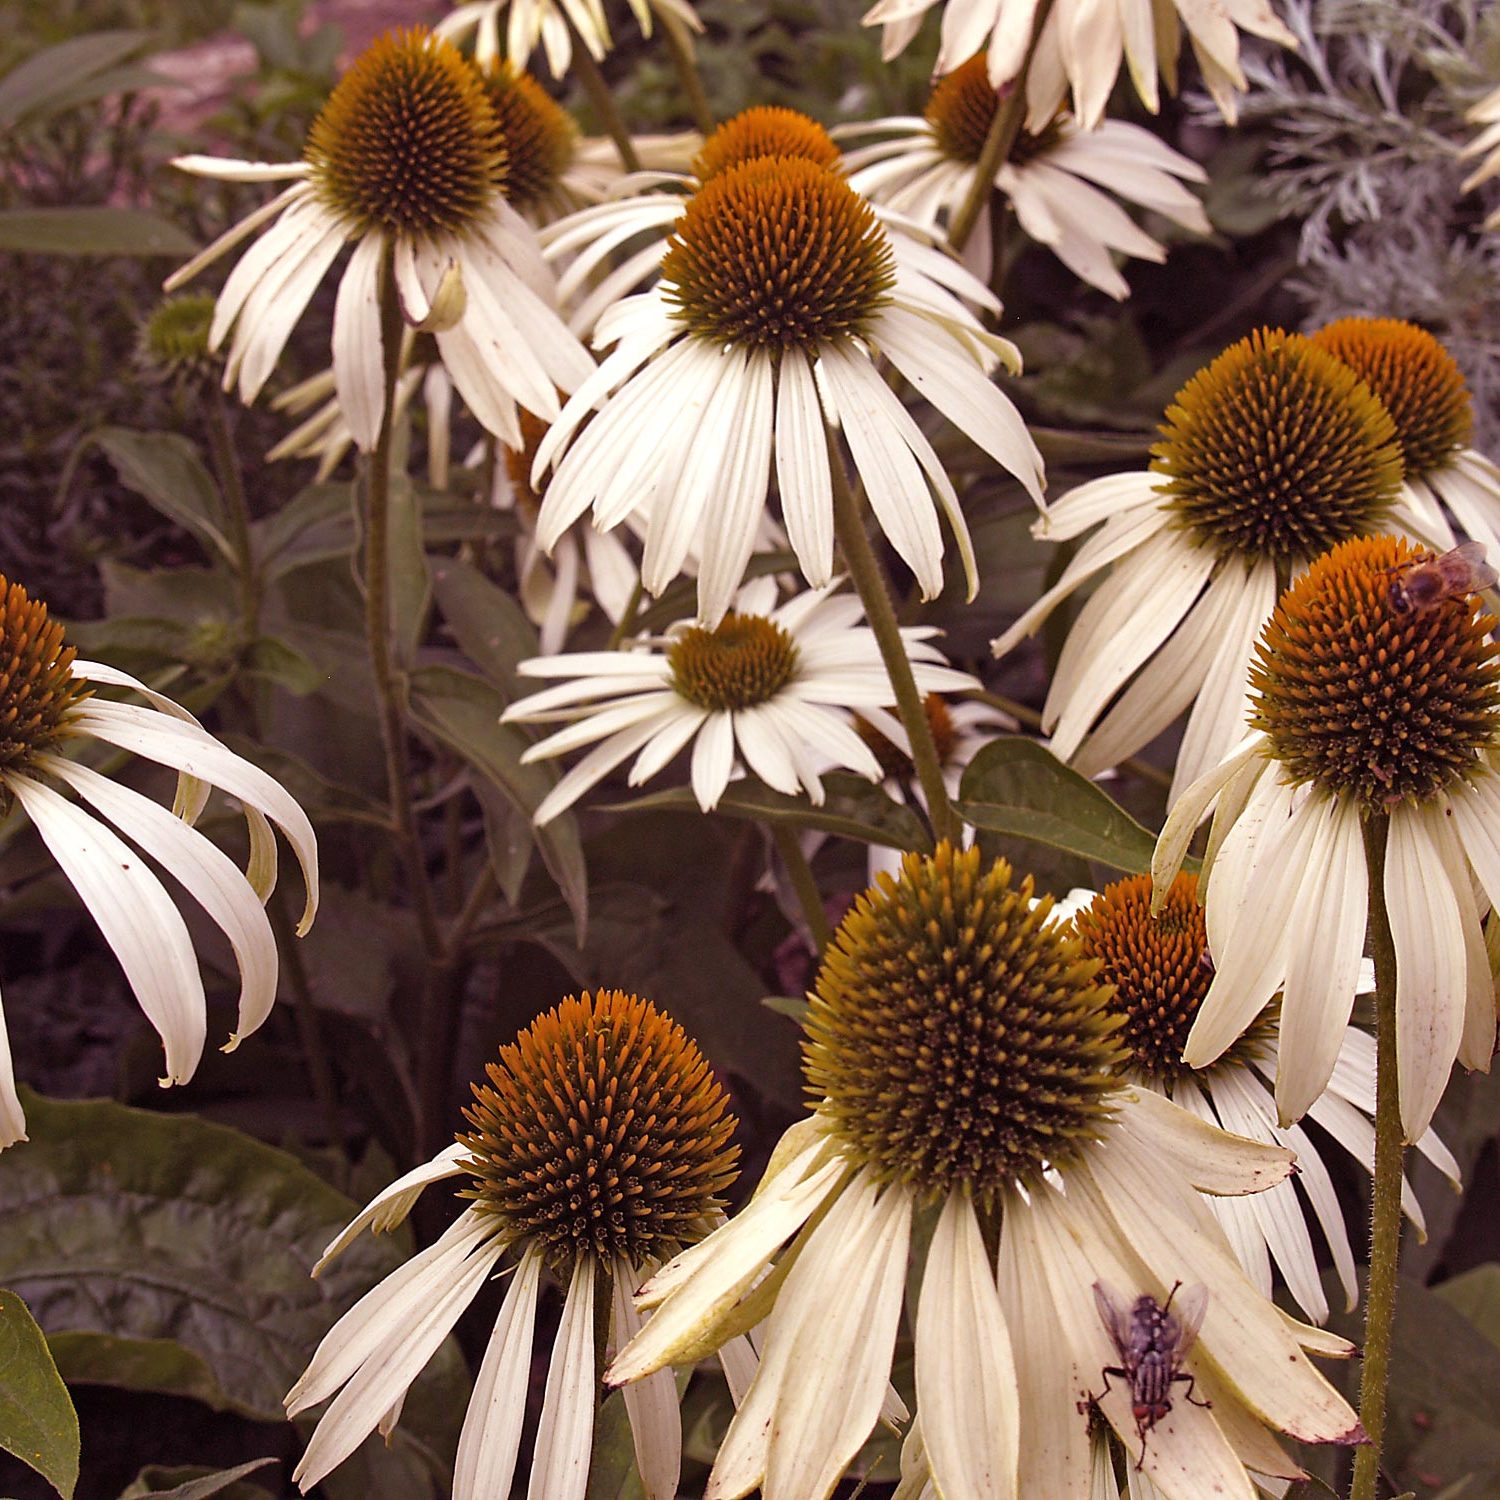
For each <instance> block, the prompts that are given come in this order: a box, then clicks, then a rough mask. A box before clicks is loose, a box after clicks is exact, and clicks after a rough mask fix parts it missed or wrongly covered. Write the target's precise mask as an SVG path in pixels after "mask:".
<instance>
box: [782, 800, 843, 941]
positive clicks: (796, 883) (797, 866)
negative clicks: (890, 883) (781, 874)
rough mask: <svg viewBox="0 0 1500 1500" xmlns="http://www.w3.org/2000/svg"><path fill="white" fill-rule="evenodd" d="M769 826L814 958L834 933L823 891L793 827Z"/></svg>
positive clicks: (783, 825)
mask: <svg viewBox="0 0 1500 1500" xmlns="http://www.w3.org/2000/svg"><path fill="white" fill-rule="evenodd" d="M769 826H770V829H771V837H772V838H773V839H775V840H776V852H777V853H778V854H780V855H781V862H782V864H784V865H785V866H786V872H787V875H788V876H789V877H790V878H791V882H792V889H793V890H794V891H796V893H797V901H798V903H799V904H800V905H801V907H802V918H803V920H804V921H805V922H806V923H807V930H808V933H809V934H810V935H811V937H812V942H813V954H814V957H816V956H817V955H818V954H820V953H822V951H823V950H824V949H825V948H826V947H827V946H828V940H829V938H830V937H832V935H833V934H832V932H831V931H830V930H829V926H828V914H827V912H825V911H824V910H823V893H822V892H821V891H820V890H819V889H818V882H817V881H816V880H815V879H814V878H813V872H812V866H811V865H810V864H809V863H808V862H807V856H806V855H805V854H804V853H803V852H802V844H801V842H800V840H799V839H798V838H797V831H796V829H794V828H788V827H787V826H786V824H785V823H772V824H770V825H769Z"/></svg>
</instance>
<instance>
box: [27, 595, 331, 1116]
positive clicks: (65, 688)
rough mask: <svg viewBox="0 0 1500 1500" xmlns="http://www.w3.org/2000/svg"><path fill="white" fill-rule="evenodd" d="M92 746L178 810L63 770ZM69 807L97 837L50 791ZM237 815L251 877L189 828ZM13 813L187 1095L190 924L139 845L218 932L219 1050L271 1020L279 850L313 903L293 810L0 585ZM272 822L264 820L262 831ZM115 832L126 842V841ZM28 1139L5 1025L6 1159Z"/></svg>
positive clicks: (303, 833)
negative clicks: (105, 951) (143, 770)
mask: <svg viewBox="0 0 1500 1500" xmlns="http://www.w3.org/2000/svg"><path fill="white" fill-rule="evenodd" d="M93 685H98V686H106V687H120V688H128V689H130V690H131V691H132V692H135V693H139V694H140V695H141V696H142V697H144V698H145V699H146V701H147V702H148V703H149V704H150V705H151V706H150V707H149V708H142V707H139V706H137V705H135V704H131V703H115V702H111V701H109V700H107V699H104V698H99V697H95V696H93ZM82 740H97V741H102V742H104V743H105V744H108V745H112V746H114V747H116V748H117V749H120V750H124V751H126V752H128V753H129V754H132V755H140V756H144V757H145V758H146V759H148V760H154V761H157V762H159V763H160V764H162V765H165V766H170V767H172V768H173V769H174V770H176V771H177V772H178V773H179V778H180V779H179V783H178V796H177V808H176V812H175V813H174V812H168V811H167V809H166V808H164V807H162V806H160V805H159V804H157V803H155V802H153V801H152V800H151V799H150V798H149V797H144V796H142V795H141V794H140V793H139V792H136V791H133V790H131V788H129V787H127V786H121V785H120V784H119V783H117V782H114V781H111V780H110V779H109V778H108V777H106V776H102V775H100V773H99V772H97V771H95V770H93V769H91V768H90V767H89V766H86V765H83V764H82V763H81V762H79V761H76V760H72V759H70V758H69V757H68V756H67V754H66V751H67V749H68V747H69V745H70V744H71V743H75V742H78V741H82ZM58 786H61V787H63V788H65V789H66V790H67V791H70V792H73V793H76V794H77V797H78V798H79V799H80V801H81V802H82V803H87V804H88V806H89V807H91V808H92V809H93V810H94V812H97V813H100V814H102V815H103V817H105V818H107V819H108V820H109V822H110V823H112V824H113V825H114V828H115V829H118V830H119V833H118V834H117V833H115V832H113V831H112V830H111V829H110V828H109V827H108V826H107V825H106V824H105V823H103V822H101V821H100V820H99V819H98V818H96V817H94V816H93V813H91V812H89V811H87V810H86V809H85V808H84V807H83V806H81V805H80V801H74V800H72V799H70V798H68V797H65V796H63V795H62V794H61V792H59V791H58V790H56V787H58ZM215 786H217V787H222V788H223V789H224V790H225V791H226V792H228V793H229V794H230V795H231V796H233V797H236V798H238V799H239V800H240V802H241V803H242V804H243V806H244V809H245V818H246V822H247V824H248V827H249V834H250V865H249V870H248V872H247V873H246V874H241V873H240V871H239V869H238V868H237V867H236V866H235V864H234V862H233V861H232V860H230V859H229V858H228V856H226V855H225V854H223V853H221V852H220V850H218V849H217V848H216V847H215V846H214V845H213V844H212V843H210V842H209V840H208V839H206V838H204V837H203V835H202V834H201V833H198V832H197V831H196V830H195V829H194V828H193V826H192V825H193V823H194V822H195V821H196V819H197V817H198V815H199V814H200V813H201V812H202V811H203V808H204V805H205V804H206V802H207V801H208V796H209V789H210V788H211V787H215ZM12 807H19V808H20V810H21V812H22V813H24V814H25V816H26V817H27V818H28V819H29V820H30V821H31V823H32V825H33V826H34V827H35V828H36V831H37V833H38V834H39V835H40V836H41V839H42V842H43V843H44V844H45V845H46V846H47V849H48V852H49V853H50V854H51V855H52V857H53V858H54V859H55V860H56V861H57V866H58V868H59V869H60V870H61V871H62V873H63V874H64V875H65V876H66V877H67V879H68V880H69V881H70V882H71V884H72V886H73V888H74V889H75V890H76V891H77V892H78V894H79V896H80V897H81V898H82V900H83V904H84V905H85V906H86V907H87V908H88V910H89V914H90V915H91V916H92V917H93V918H94V920H95V921H96V922H97V923H98V924H99V930H100V932H101V933H103V935H104V940H105V941H106V942H107V943H108V944H109V946H110V947H111V948H112V949H113V950H114V953H115V957H116V958H118V959H119V961H120V967H121V968H122V969H123V970H124V971H125V978H126V980H127V981H128V982H129V984H130V988H131V989H132V991H133V992H134V993H135V997H136V999H137V1001H139V1003H140V1007H141V1009H142V1010H143V1011H144V1012H145V1014H146V1019H147V1020H148V1021H150V1022H151V1024H152V1026H154V1027H155V1028H156V1030H157V1032H158V1033H159V1034H160V1036H161V1039H162V1044H163V1046H164V1048H165V1051H166V1076H165V1077H163V1079H162V1080H161V1081H162V1084H163V1085H166V1084H171V1083H186V1082H187V1081H188V1079H189V1078H191V1077H192V1076H193V1071H194V1069H196V1068H197V1066H198V1060H199V1058H200V1057H201V1056H202V1053H203V1045H204V1040H205V1038H206V1035H207V1029H208V1016H207V1002H206V1000H205V997H204V993H203V978H202V975H201V974H200V973H199V971H198V960H197V958H196V957H195V955H194V952H193V942H192V938H191V937H190V936H189V935H188V929H187V924H186V923H185V922H184V921H183V919H182V915H181V913H180V912H179V911H178V910H177V906H176V904H175V903H174V902H173V900H172V897H171V896H170V895H168V894H167V890H166V888H165V887H164V886H163V885H162V883H161V881H160V880H158V879H157V877H156V876H155V875H154V874H153V873H152V872H151V869H150V867H149V866H148V865H147V864H146V863H145V861H144V860H142V858H141V856H140V855H139V854H138V853H137V852H136V848H133V847H132V845H135V846H136V847H138V848H139V849H140V850H142V851H143V852H144V853H145V854H147V855H149V856H150V858H151V859H152V860H154V861H155V862H156V863H158V864H159V865H161V867H162V868H163V869H165V870H166V871H167V873H168V874H170V875H171V876H172V877H173V879H175V880H176V881H177V882H178V883H179V884H180V885H181V886H182V887H183V889H184V890H186V891H187V893H188V894H189V895H190V896H192V897H193V899H194V900H195V901H197V903H198V904H199V905H200V906H201V907H202V908H203V910H204V911H205V912H206V913H207V914H208V916H209V917H210V918H212V920H213V921H214V923H215V924H216V925H217V926H218V927H219V928H220V929H221V930H222V931H223V933H224V935H225V937H226V938H228V940H229V944H230V947H231V948H232V949H233V951H234V956H235V962H236V963H237V964H238V966H239V971H240V981H241V983H240V998H239V1016H238V1019H237V1020H236V1022H235V1029H234V1033H233V1035H232V1036H231V1037H230V1038H229V1042H228V1044H227V1046H226V1048H225V1050H226V1051H228V1050H231V1049H232V1048H234V1047H236V1046H238V1045H239V1043H240V1042H241V1041H243V1040H244V1038H245V1037H247V1036H249V1035H250V1033H251V1032H253V1031H254V1030H255V1029H256V1028H257V1027H258V1026H260V1024H261V1023H262V1022H263V1021H264V1020H265V1018H266V1016H267V1015H269V1014H270V1010H271V1006H272V1004H273V1003H274V1002H275V999H276V968H277V961H276V942H275V939H274V937H273V936H272V933H271V926H270V923H269V922H268V921H267V919H266V914H265V911H264V910H263V903H264V901H265V899H266V897H267V896H268V895H269V894H270V892H271V890H272V889H273V888H274V887H275V884H276V837H275V834H274V833H273V832H272V831H271V824H273V823H274V824H275V826H276V827H277V828H279V829H281V831H282V832H283V833H284V834H285V835H286V837H287V839H288V841H289V842H290V843H291V845H292V848H293V850H294V851H295V852H296V855H297V859H298V862H299V863H300V864H301V866H302V874H303V878H304V880H305V881H306V884H307V904H306V907H305V909H304V911H303V914H302V920H301V924H300V926H299V928H298V930H299V932H305V931H306V930H307V928H308V927H309V926H311V924H312V919H313V915H314V913H315V912H316V911H317V905H318V848H317V841H316V839H315V838H314V836H313V830H312V825H311V824H310V823H309V822H308V820H307V815H306V813H304V812H303V811H302V809H301V808H300V807H299V806H298V805H297V803H296V801H295V800H294V799H293V798H292V797H291V796H290V795H289V794H288V793H287V792H286V791H285V790H283V789H282V787H281V786H280V785H279V784H278V783H277V782H275V781H274V780H272V778H271V777H270V776H268V775H267V774H266V773H265V772H264V771H262V770H261V769H260V768H259V767H258V766H254V765H252V764H251V763H250V762H249V761H247V760H245V759H243V758H242V757H240V756H238V755H236V754H235V753H234V752H233V751H232V750H229V749H226V748H225V746H223V745H221V744H220V743H219V742H218V740H216V739H215V738H214V737H213V736H212V735H211V734H209V733H208V731H207V730H206V729H204V728H203V727H202V725H200V724H199V723H198V721H197V720H196V719H194V718H193V716H192V715H191V714H189V713H188V712H187V711H186V710H185V709H182V708H179V707H178V706H177V705H176V704H175V703H173V702H171V700H170V699H168V698H165V697H163V696H162V695H161V694H160V693H157V692H154V691H152V689H150V688H148V687H146V686H145V685H144V684H143V683H139V682H137V681H136V680H135V678H133V677H131V676H129V675H128V674H127V673H124V672H120V671H117V670H116V669H115V668H113V667H108V666H105V665H104V664H103V663H101V662H91V661H79V660H77V658H76V656H75V653H74V651H73V648H72V647H71V646H66V645H64V643H63V630H62V626H61V625H59V624H57V623H56V622H55V621H52V620H49V619H48V617H47V606H46V605H45V604H43V603H42V602H41V601H40V600H37V599H31V598H30V597H29V596H28V595H27V593H26V590H25V589H24V588H22V587H21V585H20V584H18V583H10V582H8V581H7V580H6V579H5V577H4V576H3V575H0V817H3V816H4V814H6V813H8V812H9V811H10V810H11V808H12ZM268 819H269V822H268V821H267V820H268ZM119 834H123V835H124V836H125V839H128V840H130V843H126V842H125V839H122V838H120V836H119ZM25 1138H26V1120H25V1116H24V1114H23V1113H22V1110H21V1105H20V1101H19V1100H18V1099H17V1097H16V1089H15V1076H14V1071H13V1069H12V1066H11V1057H10V1045H9V1042H8V1040H7V1037H6V1032H5V1019H4V1015H3V1013H0V1146H9V1145H11V1144H13V1143H14V1142H16V1141H19V1140H24V1139H25Z"/></svg>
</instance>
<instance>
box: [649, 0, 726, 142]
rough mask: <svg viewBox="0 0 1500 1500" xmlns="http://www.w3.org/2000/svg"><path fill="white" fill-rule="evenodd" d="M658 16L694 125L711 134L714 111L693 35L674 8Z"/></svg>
mask: <svg viewBox="0 0 1500 1500" xmlns="http://www.w3.org/2000/svg"><path fill="white" fill-rule="evenodd" d="M656 18H657V20H658V21H660V22H661V29H662V35H663V36H665V37H666V39H667V51H668V52H670V53H671V54H672V66H673V68H675V69H676V70H677V81H678V82H679V83H680V84H681V85H682V91H683V93H685V94H686V95H687V101H688V109H689V110H690V111H691V112H692V116H693V124H695V125H696V126H697V127H698V129H699V130H700V131H701V132H702V133H703V134H704V135H710V134H712V132H713V129H714V112H713V107H712V106H711V105H710V104H709V102H708V95H707V93H706V92H705V91H704V88H703V78H702V76H701V75H700V74H699V72H698V59H697V58H696V57H695V56H694V55H693V38H692V36H691V34H690V33H689V31H688V29H687V27H686V26H685V25H684V24H683V22H682V21H681V20H679V19H678V18H677V17H676V16H674V15H673V14H672V13H671V11H657V13H656Z"/></svg>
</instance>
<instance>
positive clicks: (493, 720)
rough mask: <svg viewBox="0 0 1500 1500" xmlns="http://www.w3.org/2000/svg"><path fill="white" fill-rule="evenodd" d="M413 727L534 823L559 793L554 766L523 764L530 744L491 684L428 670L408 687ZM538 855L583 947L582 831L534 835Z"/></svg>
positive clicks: (568, 817)
mask: <svg viewBox="0 0 1500 1500" xmlns="http://www.w3.org/2000/svg"><path fill="white" fill-rule="evenodd" d="M408 700H409V709H410V714H411V719H412V722H413V723H414V724H416V725H417V726H418V727H419V728H421V729H423V730H425V731H426V732H427V733H428V734H430V735H431V736H432V737H433V738H434V739H435V740H438V741H439V742H440V743H441V744H443V745H445V746H447V748H448V749H450V750H451V751H453V753H454V754H455V755H457V756H459V757H460V758H461V759H462V760H463V761H464V762H465V763H466V764H467V765H469V766H471V767H472V768H473V769H474V770H475V771H477V772H478V773H479V774H480V775H481V776H483V777H484V778H485V779H486V780H487V781H488V782H489V783H490V785H492V786H494V787H495V788H497V789H498V790H499V791H500V792H502V793H503V794H504V795H505V797H506V798H507V799H508V800H509V801H510V803H511V805H512V806H513V807H515V808H516V809H517V810H518V811H520V812H522V813H524V814H525V815H526V816H527V817H528V818H529V817H530V816H531V814H532V813H534V812H535V811H536V809H537V807H538V805H539V804H540V803H541V800H542V798H543V797H545V796H546V795H547V793H548V792H549V791H551V790H552V788H553V787H554V786H556V785H557V773H556V771H554V770H553V769H552V768H551V767H550V766H539V765H530V766H523V765H522V764H521V756H522V755H523V754H524V753H525V751H526V749H527V747H528V746H529V745H530V744H531V741H530V740H529V739H528V738H527V736H526V735H525V734H523V733H522V732H521V731H520V730H519V729H517V728H515V726H513V725H510V724H502V723H501V722H500V715H501V713H502V712H503V711H504V709H505V701H504V699H503V698H501V696H500V694H499V692H498V691H497V690H496V689H495V688H493V687H491V686H490V685H489V683H487V682H483V681H481V680H480V679H479V678H478V677H472V676H470V675H469V674H468V673H467V672H456V671H454V670H453V669H452V668H450V667H423V668H421V669H420V670H418V671H416V672H413V673H412V674H411V677H410V678H409V679H408ZM532 838H533V839H534V840H535V842H536V847H537V852H538V853H540V855H541V856H542V862H543V864H545V865H546V866H547V870H548V873H549V874H550V875H551V876H552V878H553V880H555V881H556V882H557V886H558V889H559V890H560V891H561V892H562V894H563V899H564V900H565V901H566V902H567V903H568V908H569V910H570V911H571V912H572V913H573V920H574V922H575V924H576V926H577V929H578V941H579V943H580V944H581V943H582V942H583V937H584V932H585V930H586V929H587V926H588V876H587V874H586V872H585V870H584V863H583V846H582V844H581V843H580V842H579V838H578V823H577V821H576V820H575V818H574V817H573V814H572V813H571V812H565V813H563V814H561V815H560V816H559V817H556V818H553V819H552V821H551V822H550V823H548V824H546V826H545V827H542V828H533V829H532Z"/></svg>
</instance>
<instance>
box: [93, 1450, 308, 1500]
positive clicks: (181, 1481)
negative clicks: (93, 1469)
mask: <svg viewBox="0 0 1500 1500" xmlns="http://www.w3.org/2000/svg"><path fill="white" fill-rule="evenodd" d="M276 1462H278V1460H277V1459H274V1458H252V1459H251V1460H250V1462H249V1463H247V1464H238V1465H236V1467H234V1468H232V1469H205V1468H204V1467H203V1466H202V1465H201V1464H183V1465H177V1466H169V1465H166V1464H151V1465H149V1466H148V1467H147V1468H144V1469H142V1470H141V1472H140V1473H139V1474H137V1475H136V1477H135V1478H134V1479H133V1480H132V1481H131V1483H130V1485H129V1487H128V1488H127V1489H124V1490H122V1491H121V1492H120V1500H209V1496H211V1495H223V1496H224V1497H225V1500H250V1497H251V1496H255V1495H264V1494H265V1493H266V1491H265V1490H263V1489H262V1488H261V1487H260V1486H259V1485H258V1484H241V1483H240V1481H241V1480H242V1479H244V1478H245V1477H246V1475H249V1474H254V1473H255V1472H256V1471H257V1470H258V1469H264V1468H265V1467H266V1466H267V1465H268V1464H274V1463H276Z"/></svg>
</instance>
